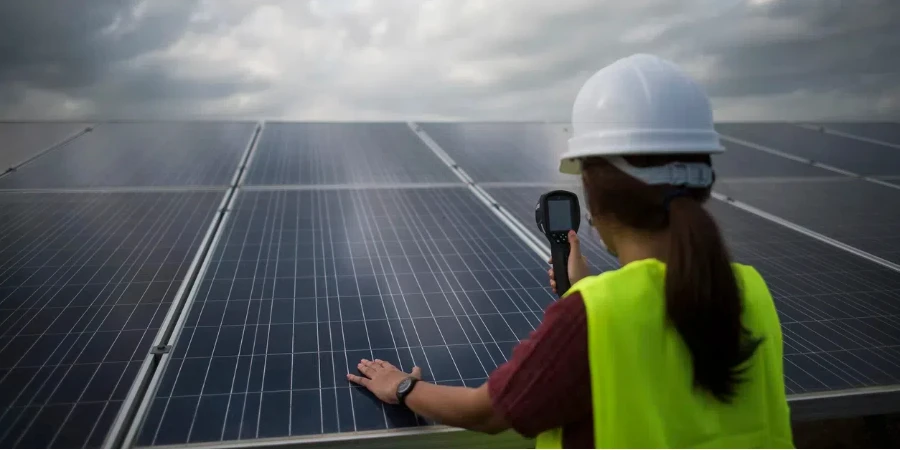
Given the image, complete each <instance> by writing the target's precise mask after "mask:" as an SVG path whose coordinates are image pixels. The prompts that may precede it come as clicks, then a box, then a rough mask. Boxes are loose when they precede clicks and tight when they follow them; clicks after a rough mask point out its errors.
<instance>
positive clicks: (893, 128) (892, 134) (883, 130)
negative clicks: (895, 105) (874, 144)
mask: <svg viewBox="0 0 900 450" xmlns="http://www.w3.org/2000/svg"><path fill="white" fill-rule="evenodd" d="M821 125H824V126H826V127H828V128H829V129H832V130H836V131H842V132H845V133H851V134H855V135H857V136H862V137H866V138H870V139H878V140H881V141H885V142H890V143H892V144H897V145H900V123H847V122H842V123H824V124H821Z"/></svg>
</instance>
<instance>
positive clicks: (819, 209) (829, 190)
mask: <svg viewBox="0 0 900 450" xmlns="http://www.w3.org/2000/svg"><path fill="white" fill-rule="evenodd" d="M720 191H721V192H722V193H724V194H727V195H729V196H731V197H733V198H734V199H736V200H740V201H743V202H745V203H748V204H750V205H753V206H755V207H757V208H760V209H762V210H764V211H766V212H769V213H772V214H775V215H777V216H779V217H782V218H784V219H787V220H789V221H791V222H794V223H797V224H799V225H802V226H804V227H807V228H809V229H811V230H813V231H816V232H819V233H822V234H824V235H826V236H828V237H831V238H834V239H837V240H839V241H841V242H843V243H845V244H849V245H852V246H854V247H856V248H859V249H861V250H864V251H866V252H869V253H872V254H874V255H876V256H880V257H882V258H884V259H887V260H889V261H893V262H895V263H898V264H900V191H898V190H896V189H892V188H889V187H886V186H880V185H877V184H874V183H869V182H865V181H860V180H855V179H848V180H847V181H832V182H829V181H812V182H804V183H776V182H772V183H765V184H761V183H741V182H732V181H726V182H724V183H720Z"/></svg>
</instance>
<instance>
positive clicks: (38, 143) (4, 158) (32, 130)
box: [0, 122, 87, 173]
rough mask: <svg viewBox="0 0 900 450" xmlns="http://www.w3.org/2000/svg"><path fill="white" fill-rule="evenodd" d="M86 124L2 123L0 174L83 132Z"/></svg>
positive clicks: (0, 124)
mask: <svg viewBox="0 0 900 450" xmlns="http://www.w3.org/2000/svg"><path fill="white" fill-rule="evenodd" d="M86 126H87V124H84V123H53V122H33V123H0V173H3V172H4V171H5V170H6V169H7V168H9V167H11V166H13V165H16V164H19V163H21V162H23V161H25V160H26V159H28V158H30V157H32V156H34V155H36V154H37V153H39V152H40V151H42V150H46V149H47V148H49V147H51V146H53V145H55V144H58V143H59V142H62V141H63V140H65V139H66V138H68V137H69V136H72V135H74V134H75V133H77V132H79V131H81V130H83V129H84V128H85V127H86Z"/></svg>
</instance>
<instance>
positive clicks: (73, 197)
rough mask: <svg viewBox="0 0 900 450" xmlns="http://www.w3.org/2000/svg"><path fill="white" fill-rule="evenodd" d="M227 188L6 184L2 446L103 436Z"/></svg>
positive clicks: (0, 257)
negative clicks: (82, 190)
mask: <svg viewBox="0 0 900 450" xmlns="http://www.w3.org/2000/svg"><path fill="white" fill-rule="evenodd" d="M222 195H223V192H203V193H165V194H159V193H153V194H151V193H131V194H121V193H119V194H59V193H57V194H0V446H2V447H4V448H9V447H26V448H33V447H84V446H87V447H99V446H100V445H101V443H102V440H103V438H104V437H105V435H106V433H107V431H108V428H109V427H110V424H111V422H112V420H113V418H114V416H115V414H116V413H117V411H118V409H119V406H120V404H121V403H122V400H123V399H124V397H125V395H126V392H127V390H128V389H129V387H130V386H131V383H132V381H133V380H134V377H135V376H136V373H137V371H138V367H139V366H140V364H141V361H142V360H143V359H144V357H145V356H146V355H147V351H148V350H149V348H150V345H151V341H152V340H153V338H154V336H155V334H156V331H157V328H158V327H159V326H160V323H161V321H162V320H163V317H164V316H165V314H166V312H167V310H168V308H169V305H170V304H171V302H172V301H173V296H174V294H175V292H176V291H177V290H178V288H179V286H180V285H181V283H182V280H183V278H184V277H185V273H186V271H187V268H188V266H189V265H190V263H191V260H192V258H193V256H194V254H195V252H196V250H197V248H198V246H199V244H200V241H201V240H202V236H203V234H204V233H205V231H206V230H207V228H208V226H209V224H210V221H211V218H212V215H213V213H214V212H215V207H216V206H217V205H218V203H219V202H220V201H221V199H222Z"/></svg>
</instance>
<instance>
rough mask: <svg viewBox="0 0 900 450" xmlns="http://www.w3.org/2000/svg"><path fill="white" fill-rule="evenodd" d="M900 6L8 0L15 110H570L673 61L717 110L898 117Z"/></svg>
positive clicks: (770, 1)
mask: <svg viewBox="0 0 900 450" xmlns="http://www.w3.org/2000/svg"><path fill="white" fill-rule="evenodd" d="M898 23H900V0H843V1H841V0H309V1H301V0H283V1H276V0H273V1H257V0H246V1H242V0H147V1H127V0H65V1H61V0H4V1H2V2H0V118H4V119H28V118H32V119H51V118H62V119H73V118H98V119H103V118H131V119H142V118H143V119H154V118H167V119H171V118H197V117H201V118H225V117H233V118H269V119H276V118H278V119H290V120H405V119H418V120H554V121H557V120H559V121H565V120H568V118H569V114H570V109H571V103H572V101H573V99H574V97H575V94H576V93H577V91H578V88H579V87H580V86H581V83H582V82H584V81H585V80H586V79H587V78H588V77H589V76H590V75H591V74H592V73H593V72H594V71H596V70H597V69H599V68H601V67H602V66H604V65H606V64H608V63H610V62H612V61H614V60H616V59H618V58H621V57H623V56H627V55H629V54H632V53H636V52H641V53H653V54H657V55H659V56H662V57H665V58H668V59H671V60H672V61H674V62H676V63H677V64H679V65H681V66H682V67H683V68H684V69H685V70H686V71H688V72H689V73H690V74H692V75H693V76H694V77H695V78H696V79H697V80H699V81H700V82H701V83H702V84H703V85H704V86H705V87H706V89H707V90H708V92H709V94H710V96H711V97H712V100H713V105H714V107H715V113H716V118H717V119H718V120H775V119H779V120H811V119H822V118H836V119H866V120H900V57H897V55H900V32H898V31H897V24H898Z"/></svg>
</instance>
